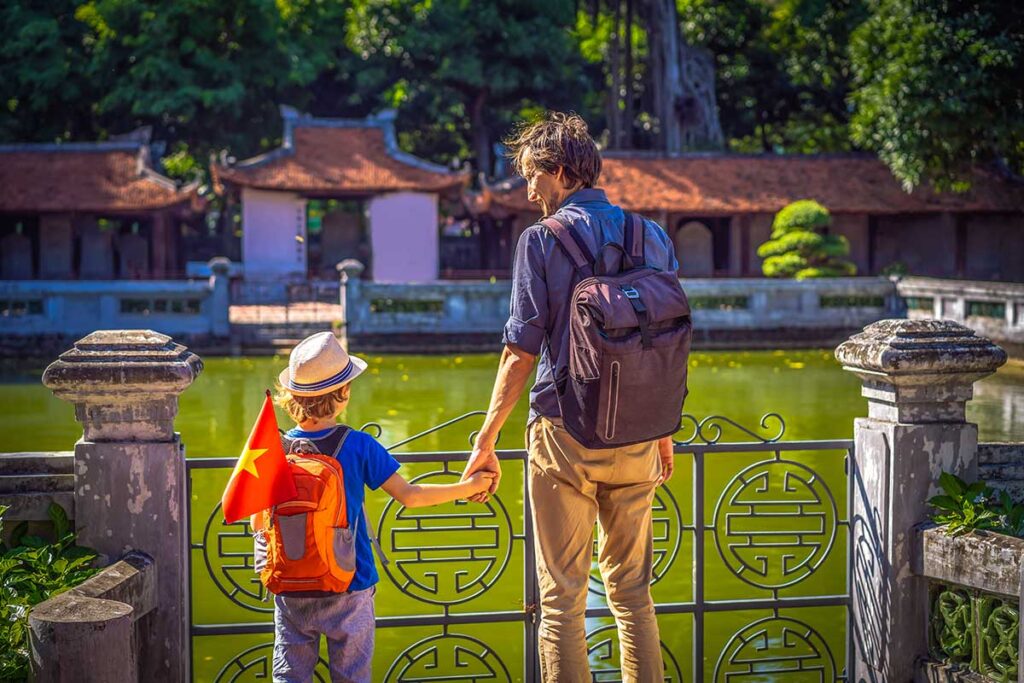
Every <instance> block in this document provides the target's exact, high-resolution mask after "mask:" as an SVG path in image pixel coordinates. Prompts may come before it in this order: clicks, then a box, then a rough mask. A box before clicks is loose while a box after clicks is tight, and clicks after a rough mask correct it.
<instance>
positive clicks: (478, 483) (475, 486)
mask: <svg viewBox="0 0 1024 683" xmlns="http://www.w3.org/2000/svg"><path fill="white" fill-rule="evenodd" d="M496 476H498V475H497V474H496V473H495V472H489V471H487V470H477V471H476V472H474V473H473V474H471V475H469V477H467V478H466V481H467V482H469V483H470V484H472V489H471V490H472V495H476V494H478V493H483V492H484V491H487V490H489V489H490V488H491V484H492V483H493V482H494V478H495V477H496Z"/></svg>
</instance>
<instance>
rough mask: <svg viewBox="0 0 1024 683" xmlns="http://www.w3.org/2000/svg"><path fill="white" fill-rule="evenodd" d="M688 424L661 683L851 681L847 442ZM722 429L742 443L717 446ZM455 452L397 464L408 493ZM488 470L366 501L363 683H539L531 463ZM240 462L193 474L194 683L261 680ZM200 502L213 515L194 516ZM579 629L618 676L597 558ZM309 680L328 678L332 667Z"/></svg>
mask: <svg viewBox="0 0 1024 683" xmlns="http://www.w3.org/2000/svg"><path fill="white" fill-rule="evenodd" d="M482 414H483V413H482V412H475V413H468V414H466V415H463V416H460V417H458V418H455V419H453V420H449V421H447V422H445V423H443V424H441V425H438V426H436V427H433V428H431V429H429V430H426V431H424V432H422V433H420V434H417V435H415V436H412V437H409V438H407V439H403V440H402V441H400V442H398V443H396V444H394V445H393V446H392V447H391V448H392V450H394V449H398V448H401V447H404V446H407V445H409V444H411V443H415V441H417V440H419V439H422V438H423V437H425V436H427V435H429V434H434V433H436V432H438V431H440V430H446V429H450V428H452V427H455V426H456V425H462V424H465V423H466V421H467V420H469V419H471V418H474V417H479V416H480V415H482ZM683 422H684V425H690V426H692V429H691V427H684V429H683V430H681V431H682V433H683V435H682V437H681V438H680V439H679V440H678V441H676V447H675V452H676V461H677V462H676V474H675V476H674V477H673V479H672V480H671V481H670V482H668V483H667V484H666V485H665V486H663V487H660V488H659V489H658V490H657V493H656V495H655V500H654V503H653V505H654V539H655V557H654V577H653V582H652V588H651V590H652V595H653V596H654V599H655V603H656V611H657V613H658V620H659V625H660V630H661V638H662V652H663V654H664V661H665V666H666V672H665V680H666V681H684V680H685V681H706V680H712V681H716V682H718V681H722V682H723V683H724V682H725V681H734V680H778V681H785V680H789V679H787V678H786V676H787V675H791V676H797V677H799V680H812V679H813V680H815V681H819V680H820V681H824V682H833V681H845V680H847V673H846V671H847V667H846V662H847V653H848V652H849V650H850V643H849V640H848V636H847V634H848V632H849V629H848V628H847V621H848V607H849V595H850V580H851V572H850V568H849V561H848V558H849V556H850V552H849V543H850V536H851V534H850V533H849V531H850V514H849V501H850V500H851V497H852V496H851V491H850V484H849V477H848V472H847V471H848V462H849V458H850V454H851V452H852V448H853V442H852V441H851V440H819V441H788V442H787V441H782V440H781V439H782V436H783V435H784V433H785V428H786V425H785V422H784V421H783V419H782V417H781V416H779V415H778V414H775V413H769V414H767V415H765V416H764V417H763V418H762V419H761V422H760V431H761V432H762V433H759V432H758V431H756V430H751V429H748V428H746V427H744V426H742V425H740V424H738V423H736V422H735V421H733V420H731V419H729V418H726V417H722V416H710V417H706V418H704V419H701V420H698V419H697V418H695V417H693V416H689V415H686V416H684V420H683ZM363 429H364V430H365V431H369V432H370V433H372V434H374V435H375V436H377V437H380V436H381V433H382V429H381V428H380V426H379V425H375V424H368V425H364V427H363ZM730 432H736V433H739V434H742V435H743V436H745V437H749V439H750V440H747V441H740V442H725V441H723V440H722V439H723V436H724V435H725V434H726V433H730ZM472 438H473V434H471V435H470V440H471V441H472ZM467 455H468V453H467V452H466V451H438V452H419V453H395V457H396V458H397V459H398V460H399V461H400V462H402V463H403V472H404V474H405V475H406V476H408V477H409V478H410V479H412V480H414V481H420V482H423V481H427V482H445V481H456V480H457V479H458V478H459V476H460V474H461V470H462V466H463V463H464V461H465V459H466V457H467ZM499 457H500V458H501V460H502V462H503V469H504V470H505V471H504V476H503V479H502V486H501V489H500V490H499V492H498V494H497V495H495V496H493V497H491V499H490V500H489V501H488V502H487V503H486V504H484V505H478V504H475V503H465V502H459V503H453V504H448V505H443V506H437V507H435V508H431V509H430V510H429V511H422V510H415V511H413V510H406V509H405V508H403V507H402V506H401V505H399V504H398V503H397V502H395V501H392V500H390V499H388V498H386V497H385V496H383V495H382V494H371V495H369V496H368V498H367V505H368V509H369V511H370V514H371V519H372V520H373V523H374V524H375V526H376V531H377V533H378V535H379V537H380V539H381V543H382V545H383V547H384V550H385V552H386V554H387V555H388V557H389V558H390V564H389V565H387V566H386V567H383V568H381V569H380V575H381V582H380V583H379V584H378V595H377V626H378V634H377V649H376V654H375V666H374V671H375V675H374V678H375V680H382V681H395V682H397V681H433V680H454V679H457V680H460V681H484V680H488V681H513V680H525V681H539V680H540V676H539V671H538V668H537V658H536V645H537V640H536V637H537V636H536V634H537V617H538V615H537V603H538V598H539V596H538V588H537V584H536V575H535V566H536V560H535V556H534V547H533V542H534V541H533V532H532V528H531V524H530V519H531V513H530V506H529V492H528V481H527V479H528V477H527V472H528V470H527V455H526V452H525V451H523V450H506V451H500V452H499ZM234 464H235V459H234V458H200V459H192V460H189V461H188V470H189V477H190V495H189V499H190V512H189V519H190V522H189V523H190V528H191V539H192V541H191V550H190V563H191V576H192V596H191V606H192V617H191V624H192V626H191V630H192V634H193V667H194V680H212V681H218V682H220V681H242V680H248V679H249V678H252V679H256V678H259V677H261V676H264V675H266V674H268V672H269V668H270V661H271V653H272V642H273V624H272V612H273V606H272V603H271V602H269V601H267V600H266V598H267V596H266V594H265V592H264V591H263V588H262V586H261V585H260V583H259V581H258V580H257V578H256V576H255V574H254V572H253V571H252V558H251V541H250V539H249V532H250V530H249V528H248V525H247V524H244V523H237V524H233V525H226V524H224V523H223V518H222V516H221V514H220V509H219V505H217V501H218V500H219V497H220V492H221V490H222V488H223V485H224V482H225V481H226V478H227V476H228V473H229V471H230V470H231V469H232V468H233V467H234ZM200 505H203V506H205V509H208V510H209V513H208V514H205V515H201V516H198V517H197V516H196V515H194V514H193V511H194V510H197V509H200V507H199V506H200ZM586 616H587V631H588V632H587V647H588V651H589V653H590V660H591V669H592V673H593V680H594V681H613V680H619V658H618V636H617V633H616V629H615V626H614V620H613V618H612V614H611V612H610V610H609V609H608V607H607V605H606V604H605V599H604V586H603V584H602V582H601V579H600V575H599V574H598V572H597V569H596V562H595V565H594V570H593V571H592V574H591V581H590V590H589V597H588V609H587V612H586ZM325 660H326V658H325ZM317 675H318V676H319V680H324V681H326V680H329V676H328V675H327V669H326V661H325V662H323V663H322V665H321V667H320V669H318V674H317ZM805 676H811V677H812V678H807V679H805V678H803V677H805ZM268 677H269V676H268ZM792 680H797V679H796V678H794V679H792Z"/></svg>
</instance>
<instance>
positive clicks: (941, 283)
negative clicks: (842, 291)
mask: <svg viewBox="0 0 1024 683" xmlns="http://www.w3.org/2000/svg"><path fill="white" fill-rule="evenodd" d="M896 290H897V291H898V292H899V295H900V297H901V298H902V300H903V303H904V305H905V307H906V315H907V317H908V318H909V319H911V320H919V319H924V318H937V319H946V320H953V321H956V322H958V323H961V324H963V325H966V326H967V327H970V328H971V329H972V330H975V331H976V332H978V333H979V334H983V335H985V336H987V337H989V338H991V339H993V340H995V341H997V342H999V343H1000V344H1002V345H1003V346H1006V347H1008V348H1010V349H1011V350H1012V351H1013V352H1014V355H1017V354H1018V353H1020V352H1024V283H1020V282H975V281H968V280H944V279H939V278H928V277H905V278H902V279H900V280H899V281H898V282H897V283H896Z"/></svg>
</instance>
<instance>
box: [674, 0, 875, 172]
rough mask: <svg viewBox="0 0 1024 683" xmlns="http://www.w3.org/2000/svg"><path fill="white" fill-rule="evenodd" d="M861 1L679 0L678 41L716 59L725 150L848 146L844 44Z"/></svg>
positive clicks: (859, 18)
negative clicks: (681, 37)
mask: <svg viewBox="0 0 1024 683" xmlns="http://www.w3.org/2000/svg"><path fill="white" fill-rule="evenodd" d="M865 2H866V0H777V1H776V2H771V3H769V2H766V1H765V0H680V2H679V12H680V16H681V19H682V27H683V34H684V35H685V36H686V38H687V40H688V41H689V42H691V43H692V44H694V45H699V46H703V47H704V48H706V49H707V50H709V51H710V52H711V53H712V54H713V55H714V59H715V70H716V86H715V90H716V94H717V100H718V108H719V113H720V116H721V121H722V128H723V132H724V135H725V137H726V139H727V140H728V143H729V146H730V147H731V148H732V149H733V150H735V151H741V152H799V153H815V152H833V151H846V150H848V149H849V147H850V142H849V130H848V125H847V124H848V120H849V111H848V108H847V103H846V98H847V97H848V95H849V90H850V78H851V76H850V67H849V57H848V55H847V45H848V40H849V36H850V33H851V32H852V31H853V30H854V29H855V28H856V27H857V26H858V25H859V24H860V23H861V22H863V21H864V19H865V17H866V12H867V10H866V7H865Z"/></svg>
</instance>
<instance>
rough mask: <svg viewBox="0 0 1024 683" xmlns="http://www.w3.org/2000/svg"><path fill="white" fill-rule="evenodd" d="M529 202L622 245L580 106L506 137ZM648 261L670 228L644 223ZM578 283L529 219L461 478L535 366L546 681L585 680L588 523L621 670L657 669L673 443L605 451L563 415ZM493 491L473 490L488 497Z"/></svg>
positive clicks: (486, 462)
mask: <svg viewBox="0 0 1024 683" xmlns="http://www.w3.org/2000/svg"><path fill="white" fill-rule="evenodd" d="M506 144H507V145H508V148H509V150H510V156H511V158H512V159H513V162H514V166H515V169H516V171H517V172H518V173H519V174H520V175H522V176H523V178H525V179H526V181H527V192H528V196H529V198H530V201H532V202H535V203H538V204H540V206H541V208H542V209H543V212H544V215H545V216H550V215H552V214H555V215H557V216H558V218H560V219H563V221H565V222H568V223H571V224H572V226H573V230H574V231H575V232H576V234H577V235H578V236H579V237H580V238H582V239H583V240H584V241H585V242H586V243H587V246H588V247H589V248H590V251H591V253H594V254H597V253H598V252H599V247H601V246H602V245H604V244H605V243H607V242H614V243H617V244H622V243H623V240H624V215H623V211H622V210H621V209H620V208H619V207H617V206H613V205H611V204H610V203H608V199H607V197H606V196H605V193H604V191H602V190H599V189H597V188H595V187H594V185H595V184H596V183H597V180H598V177H599V175H600V173H601V157H600V154H599V153H598V150H597V145H596V144H595V143H594V140H593V138H591V136H590V134H589V133H588V131H587V125H586V123H585V122H584V121H583V119H581V118H580V117H579V116H576V115H566V114H559V113H553V114H551V115H549V116H548V117H547V118H546V119H544V120H542V121H538V122H536V123H533V124H531V125H526V126H522V127H521V128H520V129H518V130H517V132H516V133H515V135H514V136H513V138H512V139H510V140H508V141H506ZM644 233H645V255H646V263H647V265H649V266H653V267H655V268H660V269H663V270H669V271H672V272H674V271H675V270H676V269H677V263H676V258H675V254H674V253H673V249H672V245H671V242H670V241H669V239H668V235H666V234H665V231H664V230H662V229H661V228H660V227H658V225H657V224H655V223H653V222H651V221H645V226H644ZM578 281H579V277H578V275H577V274H576V273H575V272H574V268H573V265H572V263H571V261H570V260H569V258H568V257H567V256H566V255H565V253H564V252H563V251H562V250H561V248H560V247H559V245H558V243H557V240H556V238H555V237H554V236H553V235H552V234H551V233H550V232H549V231H548V230H547V228H545V227H544V226H543V225H542V224H540V223H538V224H536V225H533V226H532V227H530V228H528V229H527V230H526V231H525V232H524V233H523V235H522V236H521V237H520V239H519V243H518V245H517V247H516V255H515V263H514V264H513V274H512V305H511V315H510V317H509V320H508V323H507V324H506V326H505V339H504V341H505V348H504V350H503V351H502V354H501V361H500V363H499V366H498V375H497V378H496V380H495V383H494V390H493V393H492V396H491V403H490V408H489V410H488V412H487V417H486V419H485V421H484V425H483V427H482V428H481V431H480V433H479V435H478V437H477V440H476V445H475V448H474V450H473V453H472V455H471V456H470V459H469V463H468V464H467V465H466V470H465V473H464V474H463V477H466V476H469V475H470V474H472V473H473V472H475V471H477V470H480V469H486V470H491V471H494V472H497V476H496V477H495V480H494V483H493V484H492V486H491V490H490V492H491V493H493V492H494V491H495V490H496V489H497V486H498V482H499V480H500V475H501V468H500V466H499V464H498V459H497V456H496V455H495V442H496V440H497V436H498V432H499V431H500V430H501V427H502V425H504V423H505V420H506V419H507V418H508V416H509V414H510V413H511V412H512V409H513V408H514V407H515V405H516V403H517V402H518V400H519V397H520V395H521V394H522V392H523V389H524V388H525V386H526V383H527V381H528V380H529V377H530V374H531V373H532V371H533V369H534V364H535V362H536V360H537V358H538V357H539V359H540V363H539V365H538V366H537V379H536V383H535V384H534V387H533V389H532V391H531V392H530V417H529V423H528V424H529V426H528V428H527V435H526V442H527V451H528V452H529V459H530V462H529V488H530V503H531V508H532V512H533V525H534V536H535V538H536V549H537V574H538V580H539V585H540V593H541V605H540V607H541V622H540V631H539V645H540V647H539V649H540V662H541V673H542V675H543V678H544V680H545V681H590V680H591V677H590V668H589V664H588V659H587V645H586V633H585V628H584V613H585V610H586V601H587V580H588V576H589V573H590V566H591V555H592V548H593V546H592V535H593V530H594V522H595V521H597V522H599V532H598V563H599V567H600V570H601V576H602V578H603V580H604V583H605V588H606V589H607V595H608V604H609V607H610V609H611V611H612V613H613V614H614V615H615V620H616V623H617V625H618V630H619V642H620V645H621V664H622V674H623V679H624V680H625V681H643V682H646V681H662V680H664V672H663V664H662V659H661V644H660V638H659V636H658V624H657V621H656V620H655V615H654V604H653V601H652V600H651V594H650V582H651V571H652V562H653V560H652V557H653V542H652V532H651V501H652V500H653V498H654V490H655V488H656V487H657V486H658V485H659V484H661V483H663V482H664V481H665V480H667V479H668V478H669V477H671V476H672V467H673V459H672V441H671V438H670V437H667V438H664V439H661V440H660V441H656V442H654V441H652V442H649V443H643V444H638V445H634V446H627V447H622V448H610V449H602V450H590V449H587V448H584V447H583V446H581V445H580V444H579V443H578V442H577V441H576V440H575V439H573V437H572V436H570V435H569V434H568V432H567V431H566V430H565V428H564V426H563V425H562V420H561V415H560V411H559V407H558V400H557V397H556V393H555V382H554V377H555V376H556V375H557V374H559V372H561V371H564V370H565V368H566V367H567V366H568V358H569V322H568V321H569V299H570V295H571V293H572V289H573V287H574V286H575V285H576V283H577V282H578ZM487 496H488V493H483V494H478V495H477V496H474V497H473V500H476V501H478V502H484V501H486V500H487Z"/></svg>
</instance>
